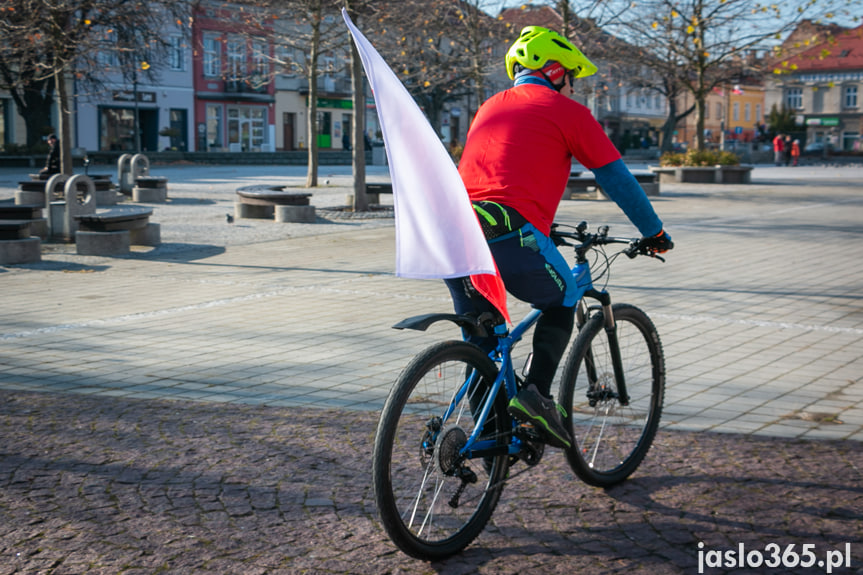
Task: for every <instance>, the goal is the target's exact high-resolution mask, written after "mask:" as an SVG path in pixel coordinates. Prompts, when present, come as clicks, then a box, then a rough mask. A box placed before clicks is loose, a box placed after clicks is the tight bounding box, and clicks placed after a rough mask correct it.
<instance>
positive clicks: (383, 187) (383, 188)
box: [366, 183, 393, 204]
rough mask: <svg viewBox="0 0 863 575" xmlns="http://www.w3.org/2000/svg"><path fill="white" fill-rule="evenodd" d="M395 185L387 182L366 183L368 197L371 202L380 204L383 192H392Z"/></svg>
mask: <svg viewBox="0 0 863 575" xmlns="http://www.w3.org/2000/svg"><path fill="white" fill-rule="evenodd" d="M392 193H393V185H392V184H387V183H372V184H369V183H367V184H366V199H367V200H368V202H369V203H370V204H380V203H381V196H380V195H381V194H392Z"/></svg>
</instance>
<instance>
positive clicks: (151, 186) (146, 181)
mask: <svg viewBox="0 0 863 575" xmlns="http://www.w3.org/2000/svg"><path fill="white" fill-rule="evenodd" d="M132 201H133V202H140V203H144V204H153V203H162V202H166V201H168V178H160V177H156V176H141V177H138V178H135V186H134V187H133V188H132Z"/></svg>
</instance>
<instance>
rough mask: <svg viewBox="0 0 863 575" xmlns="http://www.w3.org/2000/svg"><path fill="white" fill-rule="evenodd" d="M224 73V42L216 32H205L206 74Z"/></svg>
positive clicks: (211, 75)
mask: <svg viewBox="0 0 863 575" xmlns="http://www.w3.org/2000/svg"><path fill="white" fill-rule="evenodd" d="M221 74H222V44H221V42H220V41H219V37H218V36H216V35H215V34H204V76H209V77H216V76H220V75H221Z"/></svg>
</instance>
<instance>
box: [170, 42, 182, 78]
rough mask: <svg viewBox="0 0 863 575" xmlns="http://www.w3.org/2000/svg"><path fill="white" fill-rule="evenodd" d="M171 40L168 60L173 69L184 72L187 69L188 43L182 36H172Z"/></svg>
mask: <svg viewBox="0 0 863 575" xmlns="http://www.w3.org/2000/svg"><path fill="white" fill-rule="evenodd" d="M169 41H170V43H171V47H170V49H169V53H168V62H169V65H170V66H171V70H177V71H180V72H182V71H184V70H185V69H186V43H185V42H184V41H183V37H182V36H171V38H170V39H169Z"/></svg>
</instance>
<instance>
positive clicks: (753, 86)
mask: <svg viewBox="0 0 863 575" xmlns="http://www.w3.org/2000/svg"><path fill="white" fill-rule="evenodd" d="M693 103H694V99H693V97H692V94H691V93H689V92H685V93H684V94H683V95H682V96H681V97H680V99H679V100H678V107H677V109H678V111H683V110H686V109H688V108H689V107H690V106H692V105H693ZM705 104H706V105H705V111H704V140H705V142H706V143H708V144H711V145H715V146H719V145H721V144H722V143H723V141H724V142H730V141H739V142H751V141H753V140H754V139H755V138H756V137H757V135H758V127H759V126H761V125H763V124H764V116H765V114H766V111H765V109H764V88H763V87H762V86H761V85H760V83H759V82H755V81H750V82H747V83H742V84H725V85H722V86H719V87H717V88H715V89H714V90H713V91H712V92H711V93H710V94H709V95H708V96H707V101H706V103H705ZM697 121H698V116H697V115H696V113H695V111H693V112H692V113H691V114H689V115H688V116H686V118H685V119H683V120H682V121H681V122H680V123H679V124H678V127H677V143H681V144H682V143H685V144H686V145H687V146H689V147H692V146H693V145H694V144H695V140H696V132H695V125H696V122H697Z"/></svg>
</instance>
